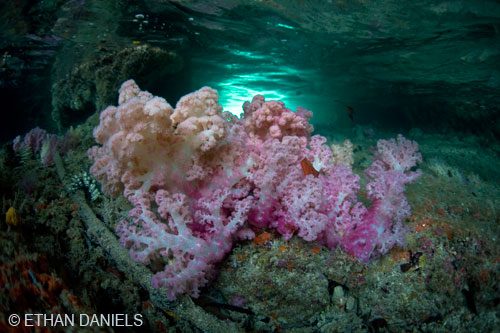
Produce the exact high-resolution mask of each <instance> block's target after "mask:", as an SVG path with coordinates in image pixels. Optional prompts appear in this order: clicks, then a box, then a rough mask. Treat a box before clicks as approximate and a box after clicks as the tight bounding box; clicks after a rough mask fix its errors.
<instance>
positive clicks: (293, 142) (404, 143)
mask: <svg viewBox="0 0 500 333" xmlns="http://www.w3.org/2000/svg"><path fill="white" fill-rule="evenodd" d="M243 109H244V113H243V115H242V117H241V118H237V117H235V116H233V115H231V114H230V113H226V112H223V111H222V106H221V105H220V104H219V103H218V95H217V92H216V91H215V90H213V89H211V88H208V87H204V88H202V89H200V90H198V91H196V92H194V93H191V94H189V95H186V96H184V97H183V98H182V99H181V100H180V101H179V102H178V103H177V106H176V108H175V109H174V108H173V107H172V106H170V104H168V103H167V102H166V101H165V100H164V99H163V98H161V97H156V96H153V95H151V94H150V93H148V92H145V91H141V90H140V89H139V87H138V86H137V85H136V84H135V82H134V81H133V80H129V81H126V82H124V83H123V85H122V87H121V89H120V96H119V105H118V106H117V107H115V106H110V107H108V108H107V109H106V110H104V111H103V112H102V113H101V116H100V123H99V125H98V126H97V127H96V128H95V129H94V136H95V138H96V141H97V142H98V143H99V144H100V146H95V147H93V148H91V149H90V150H89V157H90V159H91V160H92V161H93V162H94V163H93V165H92V167H91V169H90V171H91V173H92V174H93V175H94V176H95V177H96V178H97V179H98V180H99V181H100V182H101V184H102V189H103V191H104V192H105V193H107V194H109V195H119V194H120V193H123V194H124V195H125V196H126V197H127V198H128V199H129V201H130V202H131V203H132V204H133V205H134V208H133V209H132V210H131V211H130V213H129V215H130V219H129V220H123V221H120V222H119V223H118V226H117V228H116V232H117V234H118V235H119V237H120V242H121V244H122V245H123V246H124V247H126V248H129V249H130V254H131V257H132V258H133V259H134V260H136V261H138V262H142V263H145V264H149V265H150V267H151V268H152V269H153V270H156V272H155V274H154V277H153V281H152V282H153V284H154V285H155V286H156V287H166V288H167V290H168V297H169V298H170V299H175V298H176V296H177V295H179V294H182V293H188V294H190V295H192V296H195V297H196V296H198V294H199V289H200V288H201V287H203V286H204V285H206V284H207V282H208V281H209V280H210V278H211V277H212V276H213V273H214V264H215V263H217V262H218V261H220V260H221V259H222V258H223V257H224V255H225V254H226V253H227V252H229V251H230V250H231V248H232V245H233V243H234V242H235V241H236V240H238V239H251V238H253V237H254V236H255V231H256V230H260V229H271V228H272V229H275V230H276V231H277V232H278V233H280V234H281V235H282V236H283V237H285V238H290V237H292V236H293V235H298V236H299V237H302V238H303V239H305V240H306V241H319V242H322V243H323V244H325V245H326V246H328V247H329V248H334V247H336V246H341V247H342V248H343V249H344V250H345V251H346V252H348V253H350V254H352V255H353V256H355V257H356V258H358V259H360V260H362V261H365V262H366V261H368V260H370V259H372V258H374V257H376V256H377V255H380V254H384V253H386V252H387V251H388V250H389V249H390V248H392V247H393V246H394V245H396V244H399V245H403V244H404V241H405V233H406V232H407V230H406V229H405V227H404V226H403V223H402V222H403V219H404V218H405V217H407V216H408V215H409V214H410V207H409V205H408V202H407V201H406V198H405V196H404V193H403V190H404V185H406V184H408V183H410V182H412V181H414V180H415V179H416V178H417V177H418V176H419V175H420V171H412V168H414V167H415V166H416V165H417V163H419V162H420V161H421V156H420V154H419V153H418V152H417V150H418V146H417V144H416V143H415V142H411V141H408V140H406V139H405V138H403V137H402V136H401V135H400V136H398V138H397V140H380V141H379V142H378V144H377V150H376V153H375V155H374V161H373V163H372V165H371V166H370V167H369V168H368V169H367V170H366V177H367V180H368V184H367V186H366V192H367V195H368V199H371V201H372V202H371V205H370V206H369V207H366V206H365V205H364V204H363V203H361V202H359V201H358V197H357V193H358V191H359V189H360V177H359V176H358V175H356V174H354V173H353V172H352V169H351V168H350V166H347V165H345V164H342V163H340V162H339V161H335V158H334V154H333V153H332V151H331V149H330V147H328V146H327V145H326V144H325V143H326V139H325V138H324V137H322V136H319V135H314V136H312V137H311V134H312V131H313V127H312V126H311V125H310V124H309V120H310V118H311V116H312V112H310V111H307V110H305V109H303V108H298V109H297V111H296V112H293V111H291V110H290V109H287V108H286V107H285V105H284V104H283V103H282V102H278V101H270V102H266V101H265V100H264V98H263V97H262V96H255V97H254V98H253V100H252V102H251V103H249V102H246V103H245V104H244V105H243ZM305 160H306V161H309V163H310V164H311V165H312V166H313V167H314V169H315V170H316V171H317V172H318V174H307V175H306V174H305V173H304V171H303V169H302V167H301V165H302V163H303V162H304V161H305ZM158 267H162V268H161V269H158Z"/></svg>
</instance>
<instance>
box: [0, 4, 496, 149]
mask: <svg viewBox="0 0 500 333" xmlns="http://www.w3.org/2000/svg"><path fill="white" fill-rule="evenodd" d="M2 6H3V8H2V14H1V15H2V20H1V29H0V30H1V32H0V34H1V36H0V37H1V44H0V51H1V53H2V66H1V67H2V71H1V73H0V75H1V77H0V78H1V79H0V93H1V94H2V99H3V100H4V101H7V104H4V109H5V110H10V112H9V115H12V114H16V116H15V117H12V116H8V119H6V121H4V123H5V122H8V123H9V124H10V126H6V129H5V130H4V131H2V133H1V135H2V138H3V139H4V140H7V139H10V138H12V137H14V136H15V135H17V134H21V133H24V132H26V131H27V130H28V129H30V128H32V127H34V126H35V125H43V126H44V127H46V128H59V130H62V128H61V126H62V127H63V128H66V127H68V126H69V125H71V124H73V125H74V124H76V123H79V122H81V121H82V120H84V119H85V118H86V117H87V116H89V115H90V114H92V113H93V112H95V111H96V106H97V109H98V108H100V107H102V106H103V105H107V103H109V101H108V100H109V99H111V97H110V96H106V97H102V96H101V95H102V94H108V95H110V92H111V91H116V89H117V87H118V82H111V83H110V82H106V84H110V85H111V86H112V88H113V89H109V92H108V90H107V89H105V90H106V91H105V92H102V91H101V92H100V91H97V92H96V90H99V88H98V87H96V85H97V84H95V83H94V84H93V85H91V86H89V87H81V86H79V85H78V82H79V80H80V81H81V80H90V78H89V77H90V76H91V74H94V73H83V74H82V73H81V76H80V77H78V78H75V76H74V73H73V76H72V77H71V78H70V82H69V83H68V81H65V83H64V85H66V86H67V85H68V84H70V85H71V87H70V88H71V89H69V91H61V88H60V87H59V88H57V87H56V88H55V87H54V86H53V85H54V84H57V83H58V82H61V80H65V79H67V78H68V76H71V75H72V72H73V71H74V70H75V68H76V67H78V66H82V64H91V65H90V68H92V69H93V70H97V69H102V70H104V71H111V69H109V68H104V67H105V66H106V64H100V65H96V64H95V62H99V61H102V59H103V58H104V57H106V56H109V55H110V54H111V57H113V54H114V53H116V52H119V51H120V50H123V49H125V48H133V47H135V46H138V45H142V46H147V47H158V48H161V49H162V50H164V51H168V52H175V53H176V54H177V55H178V56H179V57H180V60H181V61H182V65H180V66H177V67H176V68H173V69H172V70H170V71H169V70H166V69H165V68H166V67H167V64H165V63H162V66H159V65H155V64H154V63H149V64H146V65H145V66H143V67H144V68H140V69H139V68H137V67H136V68H127V69H126V70H125V69H124V68H123V66H125V65H123V64H122V65H119V66H116V67H115V68H113V69H112V70H113V71H116V73H111V74H110V75H111V76H113V77H115V76H117V75H120V74H122V75H124V74H128V75H127V76H129V77H133V78H135V79H136V80H138V81H139V83H140V84H141V86H143V87H144V88H145V89H149V90H151V91H152V92H153V93H155V94H158V95H161V96H164V97H166V98H167V100H169V101H171V103H175V101H176V100H177V99H178V98H179V97H180V96H182V95H184V94H186V93H188V92H190V91H193V90H195V89H198V88H199V87H201V86H203V85H209V86H212V87H214V88H216V89H218V90H219V93H220V95H221V101H222V102H223V105H224V106H225V107H226V108H227V109H229V110H234V112H236V113H238V112H241V104H242V102H243V101H245V100H248V99H249V98H250V97H251V96H253V95H255V94H256V93H265V95H267V96H266V97H269V98H276V99H282V100H284V101H285V102H287V105H289V106H290V107H291V108H292V109H295V107H296V106H299V105H300V106H303V107H306V108H308V109H310V110H313V111H314V114H315V116H314V118H313V122H314V123H315V124H318V125H320V126H318V129H319V127H346V126H351V125H352V123H351V120H350V119H349V117H348V112H347V110H346V106H350V107H352V108H353V109H354V110H355V122H356V124H368V123H371V124H373V123H376V124H377V125H379V126H382V127H384V126H387V127H391V128H394V129H403V130H408V129H410V128H412V127H419V128H421V129H425V130H427V129H429V130H433V131H443V130H460V131H472V132H475V133H479V134H481V135H485V136H487V137H488V138H497V137H498V135H499V132H500V130H499V126H500V125H499V124H498V122H497V117H498V112H499V110H498V105H499V103H498V102H499V100H498V98H499V97H498V96H499V93H498V92H499V87H500V69H499V65H498V64H499V63H500V49H499V45H500V42H499V24H500V9H499V7H498V3H497V2H495V1H460V2H437V3H436V2H435V1H412V2H400V1H374V2H370V1H355V2H349V1H284V0H283V1H244V0H240V1H225V0H224V1H120V2H117V3H109V2H108V1H83V0H82V1H43V2H36V1H28V0H25V1H18V2H13V3H11V2H7V3H4V4H3V5H2ZM124 61H126V60H124ZM96 66H97V67H96ZM120 66H122V67H121V68H120ZM90 68H88V69H86V70H87V71H88V72H92V70H90ZM103 68H104V69H103ZM158 70H160V71H161V72H162V73H161V74H162V75H160V77H156V78H153V77H152V72H155V71H156V72H157V71H158ZM127 71H128V72H127ZM120 72H121V73H120ZM124 72H127V73H124ZM141 75H142V76H143V77H140V76H141ZM129 77H124V78H123V80H124V79H125V78H129ZM72 80H73V81H72ZM97 80H108V81H111V79H110V78H109V77H108V76H107V74H104V75H102V76H101V77H99V78H97ZM123 80H122V81H123ZM75 81H76V82H75ZM110 88H111V87H110ZM79 89H80V90H84V89H87V91H85V92H84V93H82V92H81V91H80V92H77V90H79ZM77 93H82V94H87V95H88V96H85V97H84V99H85V100H84V101H75V100H71V99H72V98H73V99H76V97H74V96H71V95H75V94H77ZM100 94H101V95H100ZM61 95H62V96H61ZM68 95H69V96H68ZM61 99H62V101H61ZM99 99H104V100H106V102H107V103H99V101H98V100H99ZM113 101H114V100H113ZM4 103H5V102H4ZM54 108H55V109H57V110H56V111H54ZM60 113H61V114H62V115H59V114H60ZM17 115H19V116H20V117H19V116H17ZM61 117H62V118H69V119H67V120H65V119H63V120H61V119H60V118H61ZM54 118H55V120H54Z"/></svg>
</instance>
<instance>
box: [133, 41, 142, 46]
mask: <svg viewBox="0 0 500 333" xmlns="http://www.w3.org/2000/svg"><path fill="white" fill-rule="evenodd" d="M132 44H133V45H141V44H142V42H141V41H140V40H133V41H132Z"/></svg>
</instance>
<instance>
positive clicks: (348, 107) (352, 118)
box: [345, 105, 354, 121]
mask: <svg viewBox="0 0 500 333" xmlns="http://www.w3.org/2000/svg"><path fill="white" fill-rule="evenodd" d="M345 108H346V109H347V112H348V116H349V119H351V120H353V121H354V109H353V108H352V107H351V106H347V105H346V107H345Z"/></svg>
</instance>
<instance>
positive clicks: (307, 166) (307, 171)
mask: <svg viewBox="0 0 500 333" xmlns="http://www.w3.org/2000/svg"><path fill="white" fill-rule="evenodd" d="M300 166H301V167H302V171H303V172H304V175H305V176H307V175H313V176H314V177H318V176H319V172H318V171H317V170H316V169H314V167H313V166H312V164H311V162H309V160H308V159H307V158H304V159H303V160H302V161H300Z"/></svg>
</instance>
